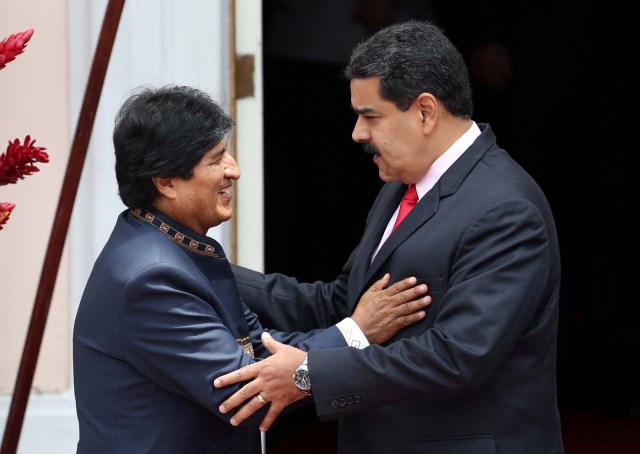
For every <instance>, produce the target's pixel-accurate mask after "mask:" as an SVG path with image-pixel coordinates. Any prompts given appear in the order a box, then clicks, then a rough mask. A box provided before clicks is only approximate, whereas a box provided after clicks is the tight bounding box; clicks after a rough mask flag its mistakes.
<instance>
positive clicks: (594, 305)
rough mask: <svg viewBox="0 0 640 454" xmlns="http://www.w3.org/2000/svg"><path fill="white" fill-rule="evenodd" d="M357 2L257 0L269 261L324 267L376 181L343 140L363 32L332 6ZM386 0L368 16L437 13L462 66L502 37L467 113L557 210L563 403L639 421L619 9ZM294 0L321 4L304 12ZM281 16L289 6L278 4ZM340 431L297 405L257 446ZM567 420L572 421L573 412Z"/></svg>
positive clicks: (286, 446) (305, 275)
mask: <svg viewBox="0 0 640 454" xmlns="http://www.w3.org/2000/svg"><path fill="white" fill-rule="evenodd" d="M357 3H358V1H357V0H354V1H353V2H351V1H348V0H337V1H326V0H325V1H322V2H316V1H315V0H305V1H291V2H286V1H265V2H263V5H262V7H263V27H264V28H263V30H264V49H265V51H264V118H265V120H264V131H265V148H264V149H265V175H264V178H265V194H264V197H265V200H264V202H265V254H266V257H265V269H266V271H267V272H281V273H284V274H288V275H291V276H295V277H297V278H298V279H299V280H301V281H315V280H328V281H330V280H333V279H334V278H335V277H336V276H337V275H338V274H339V272H340V269H341V267H342V265H343V264H344V262H345V261H346V259H347V257H348V255H349V253H350V252H351V250H352V249H353V248H354V247H355V246H356V244H357V242H358V240H359V237H360V234H361V232H362V231H363V227H364V223H365V219H366V215H367V211H368V209H369V207H370V206H371V204H372V202H373V200H374V198H375V195H376V193H377V191H378V190H379V188H380V187H381V184H382V183H381V181H380V180H379V179H378V176H377V169H376V167H375V165H374V164H373V163H372V162H371V159H370V157H368V156H367V155H365V154H364V153H363V152H362V150H361V147H360V146H359V145H356V144H354V143H353V142H352V141H351V130H352V127H353V124H354V121H355V115H354V114H353V113H352V112H351V109H350V103H349V86H348V83H347V82H346V81H344V80H343V79H342V77H341V70H342V68H343V67H344V63H345V62H346V56H347V55H348V53H349V51H350V49H351V47H352V46H353V44H355V42H356V41H357V40H358V39H359V38H360V37H362V36H363V35H358V32H349V31H344V30H347V29H348V22H349V21H351V20H353V12H352V13H351V14H350V15H347V16H345V15H344V14H342V16H340V14H341V13H340V12H339V10H340V9H341V8H343V7H347V8H348V7H349V6H348V5H351V6H353V5H355V4H357ZM383 3H385V2H384V1H381V2H379V4H383ZM392 3H395V4H403V5H404V6H405V9H404V10H402V11H401V12H400V13H398V14H397V15H396V16H395V17H393V18H392V19H390V17H391V16H389V17H386V16H385V15H384V14H382V13H383V12H384V11H382V10H380V11H379V12H380V14H379V15H377V19H378V21H377V22H376V21H374V20H372V21H371V22H369V26H370V27H371V28H372V29H373V28H375V27H376V26H379V25H384V24H385V21H386V22H388V21H389V20H393V21H396V20H402V19H406V18H408V17H415V18H432V19H434V20H436V21H437V22H438V23H439V24H440V26H441V27H442V28H443V29H444V30H445V31H446V32H447V34H448V35H449V36H450V37H451V38H452V40H453V41H454V43H455V44H456V45H457V46H458V47H459V48H460V50H461V51H462V52H463V53H464V54H465V56H466V58H467V60H468V62H469V64H470V65H471V61H472V58H473V55H474V49H476V48H477V47H479V46H481V45H483V44H491V43H502V44H504V45H505V46H506V48H507V49H508V50H509V52H510V55H511V59H512V60H511V64H512V70H513V78H512V79H511V80H510V82H509V84H508V85H507V86H506V87H502V88H496V87H494V86H491V85H490V84H487V83H485V82H484V81H483V80H482V79H481V78H480V77H478V76H476V75H474V76H473V86H474V102H475V115H474V119H475V120H476V121H478V122H488V123H490V124H491V125H492V127H493V128H494V130H495V131H496V134H497V137H498V143H499V144H500V145H501V146H502V147H503V148H505V149H506V150H507V151H508V152H509V153H510V154H512V156H514V158H516V159H517V160H518V161H519V162H520V163H521V164H522V165H523V166H524V167H525V168H526V169H527V170H529V172H530V173H531V174H532V175H533V176H534V178H536V179H537V180H538V182H539V183H540V184H541V186H542V187H543V189H544V190H545V193H546V194H547V197H548V198H549V201H550V203H551V205H552V209H553V211H554V214H555V217H556V222H557V227H558V231H559V235H560V241H561V254H562V261H563V289H562V300H561V308H562V309H561V311H562V314H561V326H560V333H559V345H558V380H559V384H558V393H559V399H560V405H561V410H562V411H563V413H565V414H568V415H569V414H570V415H572V417H571V419H570V420H569V419H567V423H566V424H572V421H582V419H581V417H574V415H575V414H576V413H575V412H576V411H577V412H588V413H589V414H596V415H598V417H604V416H606V417H612V418H625V420H626V421H629V420H630V421H632V422H631V425H632V426H633V427H636V428H637V427H638V421H639V420H640V418H639V416H640V390H639V388H638V386H637V384H638V383H640V373H639V372H638V371H637V369H638V368H637V367H632V365H633V363H634V362H636V361H637V359H638V358H639V357H640V333H639V329H638V320H639V315H640V310H639V309H638V307H639V306H640V305H638V304H636V303H634V302H632V301H631V300H630V297H631V285H630V284H631V282H632V280H631V279H632V277H631V269H632V266H630V265H629V264H628V262H629V260H631V261H633V258H632V257H629V255H630V254H625V252H626V251H627V250H629V248H630V239H631V238H632V237H631V222H630V221H629V220H628V215H629V214H630V213H631V211H632V210H633V208H634V207H635V206H637V204H632V201H631V181H632V180H631V178H632V176H631V169H632V166H631V165H630V162H629V153H628V151H627V150H628V148H626V147H628V145H627V144H626V140H627V139H626V138H624V137H625V136H627V135H629V132H630V131H632V130H631V129H630V125H631V118H630V117H626V118H625V117H623V114H622V112H623V111H625V109H623V103H626V102H625V99H626V96H627V93H628V91H627V90H628V88H629V87H630V85H626V84H625V83H624V81H625V80H626V81H627V82H629V78H628V76H627V74H631V71H630V70H629V68H628V63H624V61H625V59H626V58H628V57H627V56H626V55H625V50H624V46H625V44H628V42H627V41H626V40H625V39H623V36H622V33H621V31H619V30H623V29H622V28H621V27H620V26H619V24H620V23H621V22H623V16H624V15H625V13H624V12H623V11H621V10H619V9H617V8H616V7H614V6H613V5H603V4H602V3H601V2H598V4H596V2H595V0H586V1H583V0H580V1H579V0H538V1H533V2H514V1H498V0H490V1H478V0H476V1H471V0H459V1H451V0H449V1H444V0H442V1H431V2H411V1H406V2H398V1H395V0H394V1H393V2H392ZM301 4H305V5H306V6H307V7H313V6H318V5H319V4H322V5H324V6H322V8H324V9H323V10H322V11H321V12H320V13H317V12H316V13H314V14H311V13H309V12H308V11H307V13H306V15H305V13H304V11H303V10H304V7H303V6H301ZM283 8H284V10H283ZM319 11H320V10H319ZM296 13H300V14H301V15H300V16H295V14H296ZM282 14H284V15H285V16H286V15H287V14H289V15H290V16H291V17H289V18H288V20H287V19H284V20H283V19H282V18H278V17H277V16H281V15H282ZM294 17H297V19H294ZM340 24H342V25H340ZM341 27H342V28H341ZM341 30H342V31H341ZM323 43H324V45H323ZM613 49H615V51H614V50H613ZM336 433H337V424H336V423H333V422H332V423H322V424H321V423H319V422H318V421H317V419H316V417H315V413H314V409H313V408H306V409H303V410H298V411H296V412H293V413H292V414H291V415H289V416H285V417H282V418H281V419H280V420H279V421H278V422H277V423H276V425H275V426H274V427H272V429H270V430H269V432H268V433H267V450H268V453H269V454H277V453H287V452H297V451H298V450H299V449H300V447H301V446H305V447H308V446H309V445H310V444H311V445H313V446H316V447H317V448H318V450H317V451H314V452H335V437H336ZM567 433H575V431H573V430H571V427H570V426H569V427H568V428H567ZM600 436H601V437H602V436H603V434H600ZM606 443H607V442H606V441H605V442H604V446H606ZM570 446H571V445H570V444H569V445H568V446H567V453H568V454H569V453H570V452H572V451H571V448H570ZM611 446H613V445H611ZM573 452H576V451H573ZM620 452H622V451H620Z"/></svg>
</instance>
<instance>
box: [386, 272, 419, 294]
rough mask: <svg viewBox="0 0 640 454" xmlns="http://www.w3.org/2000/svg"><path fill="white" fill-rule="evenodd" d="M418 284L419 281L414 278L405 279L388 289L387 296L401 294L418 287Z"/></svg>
mask: <svg viewBox="0 0 640 454" xmlns="http://www.w3.org/2000/svg"><path fill="white" fill-rule="evenodd" d="M416 282H418V280H417V279H416V278H415V277H413V276H411V277H407V278H404V279H402V280H401V281H398V282H396V283H395V284H393V285H392V286H391V287H389V288H388V289H387V294H388V295H390V296H393V295H395V294H398V293H401V292H403V291H405V290H407V289H409V288H411V287H413V286H414V285H416Z"/></svg>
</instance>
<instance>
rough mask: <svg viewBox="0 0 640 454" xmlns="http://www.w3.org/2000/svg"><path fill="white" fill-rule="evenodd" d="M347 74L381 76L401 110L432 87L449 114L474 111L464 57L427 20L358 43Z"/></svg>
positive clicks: (395, 27) (468, 115)
mask: <svg viewBox="0 0 640 454" xmlns="http://www.w3.org/2000/svg"><path fill="white" fill-rule="evenodd" d="M344 74H345V76H346V78H347V79H348V80H353V79H366V78H370V77H377V78H379V79H380V96H381V97H383V98H384V99H387V100H389V101H391V102H393V103H394V104H395V105H396V106H397V107H398V109H400V110H402V111H406V110H407V109H408V108H409V106H410V105H411V103H413V102H414V101H415V99H416V98H417V97H418V95H419V94H420V93H425V92H428V93H431V94H432V95H434V96H435V97H436V98H437V99H438V100H439V101H440V102H442V104H444V106H445V108H446V109H447V110H448V111H449V112H450V113H451V114H453V115H455V116H457V117H463V118H471V116H472V115H473V100H472V98H471V83H470V82H469V72H468V69H467V66H466V64H465V61H464V58H463V57H462V55H461V54H460V52H459V51H458V50H457V49H456V47H455V46H454V45H453V43H452V42H451V41H450V40H449V39H448V38H447V37H446V36H445V35H444V33H443V32H442V31H441V30H440V29H439V28H438V27H436V26H435V25H433V24H432V23H430V22H428V21H417V20H410V21H408V22H404V23H400V24H394V25H391V26H388V27H385V28H383V29H381V30H379V31H378V32H377V33H375V34H374V35H373V36H371V37H370V38H368V39H367V40H365V41H363V42H361V43H360V44H358V45H357V46H356V47H355V49H354V50H353V52H352V54H351V58H350V60H349V63H348V65H347V67H346V68H345V71H344Z"/></svg>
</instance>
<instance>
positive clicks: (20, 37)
mask: <svg viewBox="0 0 640 454" xmlns="http://www.w3.org/2000/svg"><path fill="white" fill-rule="evenodd" d="M32 35H33V29H32V28H30V29H29V30H25V31H23V32H20V33H14V34H13V35H9V37H8V38H5V39H4V40H3V41H0V69H2V68H4V67H5V66H6V64H7V63H9V62H10V61H13V60H14V59H15V58H16V56H18V55H20V54H21V53H22V51H23V50H24V48H25V46H26V45H27V42H29V40H30V39H31V36H32Z"/></svg>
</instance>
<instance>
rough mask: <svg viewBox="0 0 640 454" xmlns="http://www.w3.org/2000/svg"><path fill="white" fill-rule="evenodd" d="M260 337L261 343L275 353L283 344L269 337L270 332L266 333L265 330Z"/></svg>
mask: <svg viewBox="0 0 640 454" xmlns="http://www.w3.org/2000/svg"><path fill="white" fill-rule="evenodd" d="M260 339H261V340H262V344H263V345H264V346H265V348H266V349H267V350H269V352H270V353H277V352H278V350H280V348H281V347H282V346H283V345H284V344H282V343H280V342H278V341H277V340H275V339H274V338H273V337H271V334H269V333H267V332H266V331H265V332H264V333H262V335H261V336H260Z"/></svg>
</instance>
